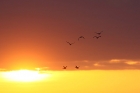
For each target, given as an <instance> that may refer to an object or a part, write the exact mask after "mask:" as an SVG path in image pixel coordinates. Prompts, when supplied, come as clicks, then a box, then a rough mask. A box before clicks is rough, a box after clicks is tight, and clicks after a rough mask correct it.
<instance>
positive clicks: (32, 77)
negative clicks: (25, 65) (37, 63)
mask: <svg viewBox="0 0 140 93" xmlns="http://www.w3.org/2000/svg"><path fill="white" fill-rule="evenodd" d="M48 76H49V74H40V73H39V72H38V71H31V70H17V71H9V72H5V73H4V77H5V78H7V79H9V80H12V81H19V82H32V81H38V80H42V79H44V78H46V77H48Z"/></svg>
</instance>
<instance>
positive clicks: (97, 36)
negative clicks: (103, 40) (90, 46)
mask: <svg viewBox="0 0 140 93" xmlns="http://www.w3.org/2000/svg"><path fill="white" fill-rule="evenodd" d="M94 37H96V39H98V38H99V37H101V36H94ZM94 37H93V38H94Z"/></svg>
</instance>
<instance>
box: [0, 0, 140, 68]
mask: <svg viewBox="0 0 140 93" xmlns="http://www.w3.org/2000/svg"><path fill="white" fill-rule="evenodd" d="M139 9H140V1H139V0H118V1H112V0H104V1H98V0H75V1H71V0H66V1H64V0H59V1H57V0H53V1H52V0H47V1H44V0H30V1H27V0H20V1H19V0H14V1H10V0H1V1H0V11H1V15H0V20H1V21H0V51H1V53H0V64H1V65H0V68H6V69H17V68H18V69H19V68H36V67H49V69H51V70H61V69H62V66H63V65H67V66H68V67H69V69H70V70H72V69H75V68H74V66H75V65H79V66H80V67H81V69H86V70H88V69H90V70H91V69H107V70H108V69H109V70H110V69H115V70H116V69H140V59H139V55H140V48H139V46H140V43H139V40H140V37H139V34H140V28H139V23H140V20H139V19H140V12H139ZM100 31H103V33H102V34H101V36H102V37H101V38H99V39H98V40H97V39H95V38H94V39H93V38H92V37H93V36H95V35H96V33H95V32H100ZM81 35H83V36H84V37H85V39H80V41H78V37H79V36H81ZM66 41H69V42H75V44H73V45H72V46H69V45H68V44H67V43H66ZM114 60H117V61H114Z"/></svg>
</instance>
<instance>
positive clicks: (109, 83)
mask: <svg viewBox="0 0 140 93" xmlns="http://www.w3.org/2000/svg"><path fill="white" fill-rule="evenodd" d="M46 74H47V72H46ZM0 75H1V72H0ZM139 84H140V72H139V71H138V70H135V71H134V70H129V71H127V70H123V71H122V70H116V71H111V70H110V71H106V70H104V71H100V70H97V71H96V70H94V71H87V70H86V71H53V72H52V76H51V77H50V78H46V79H45V80H43V81H40V82H25V83H23V82H9V81H8V80H3V79H2V78H1V77H0V93H58V92H59V93H139V92H140V90H139Z"/></svg>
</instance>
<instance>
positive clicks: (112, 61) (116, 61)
mask: <svg viewBox="0 0 140 93" xmlns="http://www.w3.org/2000/svg"><path fill="white" fill-rule="evenodd" d="M120 61H121V60H119V59H112V60H110V61H109V63H119V62H120Z"/></svg>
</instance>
